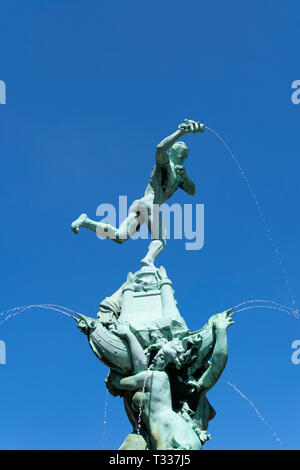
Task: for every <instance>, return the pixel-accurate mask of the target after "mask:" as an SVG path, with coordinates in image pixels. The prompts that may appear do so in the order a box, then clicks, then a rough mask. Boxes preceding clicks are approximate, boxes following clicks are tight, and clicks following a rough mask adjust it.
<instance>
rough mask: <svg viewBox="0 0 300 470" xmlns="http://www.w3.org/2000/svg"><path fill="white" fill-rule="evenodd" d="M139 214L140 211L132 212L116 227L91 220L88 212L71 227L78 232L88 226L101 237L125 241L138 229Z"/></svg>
mask: <svg viewBox="0 0 300 470" xmlns="http://www.w3.org/2000/svg"><path fill="white" fill-rule="evenodd" d="M139 215H140V214H139V213H136V212H130V213H129V215H128V217H127V218H126V219H125V220H124V221H123V222H122V223H121V225H120V227H119V228H116V227H113V226H112V225H110V224H104V223H102V222H96V221H94V220H91V219H90V218H89V217H88V216H87V215H86V214H81V216H79V217H78V219H76V220H74V222H73V223H72V224H71V229H72V230H73V232H74V233H76V234H77V233H78V232H79V229H80V228H81V227H84V228H88V229H90V230H92V231H93V232H96V233H97V235H99V236H100V237H103V238H110V239H111V240H113V241H115V242H117V243H124V242H125V241H126V240H128V238H130V237H131V236H132V235H133V234H134V233H135V232H136V231H137V230H138V228H139V225H140V224H141V220H140V219H141V218H140V217H139Z"/></svg>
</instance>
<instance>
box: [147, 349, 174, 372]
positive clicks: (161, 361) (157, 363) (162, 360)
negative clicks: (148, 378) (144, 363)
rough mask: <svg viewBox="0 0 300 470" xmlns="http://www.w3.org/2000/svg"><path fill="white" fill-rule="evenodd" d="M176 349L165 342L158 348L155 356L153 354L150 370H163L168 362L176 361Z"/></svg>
mask: <svg viewBox="0 0 300 470" xmlns="http://www.w3.org/2000/svg"><path fill="white" fill-rule="evenodd" d="M176 357H177V351H176V349H174V348H172V347H171V346H170V345H168V344H166V345H164V346H163V347H162V348H160V349H159V351H158V352H157V354H156V356H154V358H153V360H152V363H151V366H150V369H152V370H165V368H166V367H167V365H168V364H169V363H170V362H176Z"/></svg>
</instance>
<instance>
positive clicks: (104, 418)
mask: <svg viewBox="0 0 300 470" xmlns="http://www.w3.org/2000/svg"><path fill="white" fill-rule="evenodd" d="M108 397H109V393H108V390H107V389H106V394H105V403H104V416H103V432H102V446H101V447H102V449H104V441H105V436H106V424H107V405H108Z"/></svg>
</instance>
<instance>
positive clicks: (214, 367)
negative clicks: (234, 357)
mask: <svg viewBox="0 0 300 470" xmlns="http://www.w3.org/2000/svg"><path fill="white" fill-rule="evenodd" d="M229 312H230V310H227V311H225V312H223V313H220V314H219V315H218V316H217V317H216V318H215V319H214V321H213V324H214V326H215V328H216V342H215V347H214V349H213V353H212V360H211V364H210V366H209V368H208V369H207V370H206V371H205V372H204V374H203V375H202V377H201V378H200V379H199V381H198V383H199V385H200V391H205V392H207V391H208V390H210V389H211V388H212V387H213V386H214V385H215V383H216V382H217V381H218V380H219V378H220V376H221V374H222V372H223V370H224V369H225V366H226V362H227V358H228V343H227V328H228V327H229V326H230V325H232V324H233V323H234V321H233V320H232V317H231V316H229Z"/></svg>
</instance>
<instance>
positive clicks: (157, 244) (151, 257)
mask: <svg viewBox="0 0 300 470" xmlns="http://www.w3.org/2000/svg"><path fill="white" fill-rule="evenodd" d="M158 211H159V207H157V208H155V209H154V211H151V212H150V213H149V216H148V221H147V225H148V228H149V231H150V233H151V236H152V238H153V240H152V241H151V243H150V245H149V247H148V252H147V254H146V256H145V258H143V259H142V260H141V265H142V266H154V262H155V259H156V258H157V257H158V255H160V253H161V252H162V251H163V249H164V247H165V246H166V227H165V224H164V221H163V218H162V213H161V212H160V211H159V212H158Z"/></svg>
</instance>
